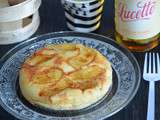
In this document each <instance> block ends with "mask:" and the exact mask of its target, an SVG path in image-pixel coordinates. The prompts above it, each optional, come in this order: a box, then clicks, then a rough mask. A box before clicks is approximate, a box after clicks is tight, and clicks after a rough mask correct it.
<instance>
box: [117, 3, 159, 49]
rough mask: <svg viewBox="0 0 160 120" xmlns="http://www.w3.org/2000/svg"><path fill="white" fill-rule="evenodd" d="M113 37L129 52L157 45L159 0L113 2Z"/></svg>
mask: <svg viewBox="0 0 160 120" xmlns="http://www.w3.org/2000/svg"><path fill="white" fill-rule="evenodd" d="M115 30H116V32H115V37H116V40H117V42H118V43H120V44H122V45H124V46H126V47H127V48H128V49H130V50H131V51H137V52H143V51H147V50H150V49H152V48H154V47H156V46H157V45H158V44H159V39H158V38H159V33H160V0H115Z"/></svg>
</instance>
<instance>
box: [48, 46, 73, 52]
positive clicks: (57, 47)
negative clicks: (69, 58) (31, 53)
mask: <svg viewBox="0 0 160 120" xmlns="http://www.w3.org/2000/svg"><path fill="white" fill-rule="evenodd" d="M46 48H48V49H54V50H61V51H73V50H75V49H76V45H75V44H59V45H48V46H47V47H46Z"/></svg>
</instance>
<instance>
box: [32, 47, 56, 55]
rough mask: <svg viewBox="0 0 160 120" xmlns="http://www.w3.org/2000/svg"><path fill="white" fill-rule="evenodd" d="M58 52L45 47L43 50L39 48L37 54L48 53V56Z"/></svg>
mask: <svg viewBox="0 0 160 120" xmlns="http://www.w3.org/2000/svg"><path fill="white" fill-rule="evenodd" d="M55 53H56V52H55V51H54V50H50V49H47V48H43V49H41V50H38V51H37V52H36V53H35V54H36V55H46V56H50V55H54V54H55Z"/></svg>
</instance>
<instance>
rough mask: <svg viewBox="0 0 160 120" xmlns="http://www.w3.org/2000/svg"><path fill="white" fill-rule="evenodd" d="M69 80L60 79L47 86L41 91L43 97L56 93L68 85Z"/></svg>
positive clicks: (40, 94)
mask: <svg viewBox="0 0 160 120" xmlns="http://www.w3.org/2000/svg"><path fill="white" fill-rule="evenodd" d="M66 81H67V80H64V79H63V80H60V81H59V82H57V84H53V85H49V86H47V87H46V88H44V89H42V90H41V91H40V93H39V96H41V97H51V96H53V95H56V94H58V93H60V92H61V91H63V90H64V89H66V88H67V87H68V83H67V82H66Z"/></svg>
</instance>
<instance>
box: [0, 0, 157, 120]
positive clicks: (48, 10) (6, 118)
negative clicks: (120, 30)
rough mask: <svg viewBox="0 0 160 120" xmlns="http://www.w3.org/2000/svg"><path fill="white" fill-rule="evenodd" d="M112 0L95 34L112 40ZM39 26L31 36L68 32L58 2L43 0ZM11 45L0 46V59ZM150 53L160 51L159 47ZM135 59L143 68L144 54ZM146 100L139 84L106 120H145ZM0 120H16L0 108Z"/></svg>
mask: <svg viewBox="0 0 160 120" xmlns="http://www.w3.org/2000/svg"><path fill="white" fill-rule="evenodd" d="M113 1H114V0H106V2H105V10H104V14H103V18H102V23H101V27H100V29H99V30H98V31H97V32H96V33H98V34H101V35H104V36H110V37H112V38H114V34H113V33H114V2H113ZM40 16H41V24H40V27H39V29H38V31H37V32H36V33H35V35H33V36H38V35H40V34H45V33H48V32H55V31H68V29H67V27H66V24H65V18H64V12H63V9H62V6H61V3H60V0H43V1H42V6H41V8H40ZM15 45H16V44H13V45H6V46H0V58H1V57H2V56H3V55H4V54H5V53H6V52H7V51H8V50H9V49H11V48H12V47H14V46H15ZM152 51H156V52H157V51H160V46H159V47H157V48H155V49H154V50H152ZM133 54H134V55H135V57H136V58H137V60H138V62H139V65H140V67H141V68H142V66H143V59H144V53H133ZM147 98H148V83H147V82H145V81H143V79H142V82H141V85H140V88H139V91H138V93H137V95H136V96H135V98H134V99H133V100H132V102H131V103H130V104H129V105H128V106H127V107H125V108H124V109H123V110H121V111H120V112H118V113H117V114H115V115H114V116H112V117H110V118H108V119H107V120H146V113H147ZM0 120H17V119H16V118H14V117H13V116H11V115H10V114H9V113H7V112H6V111H4V110H3V108H1V107H0ZM156 120H160V83H159V82H157V83H156Z"/></svg>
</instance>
